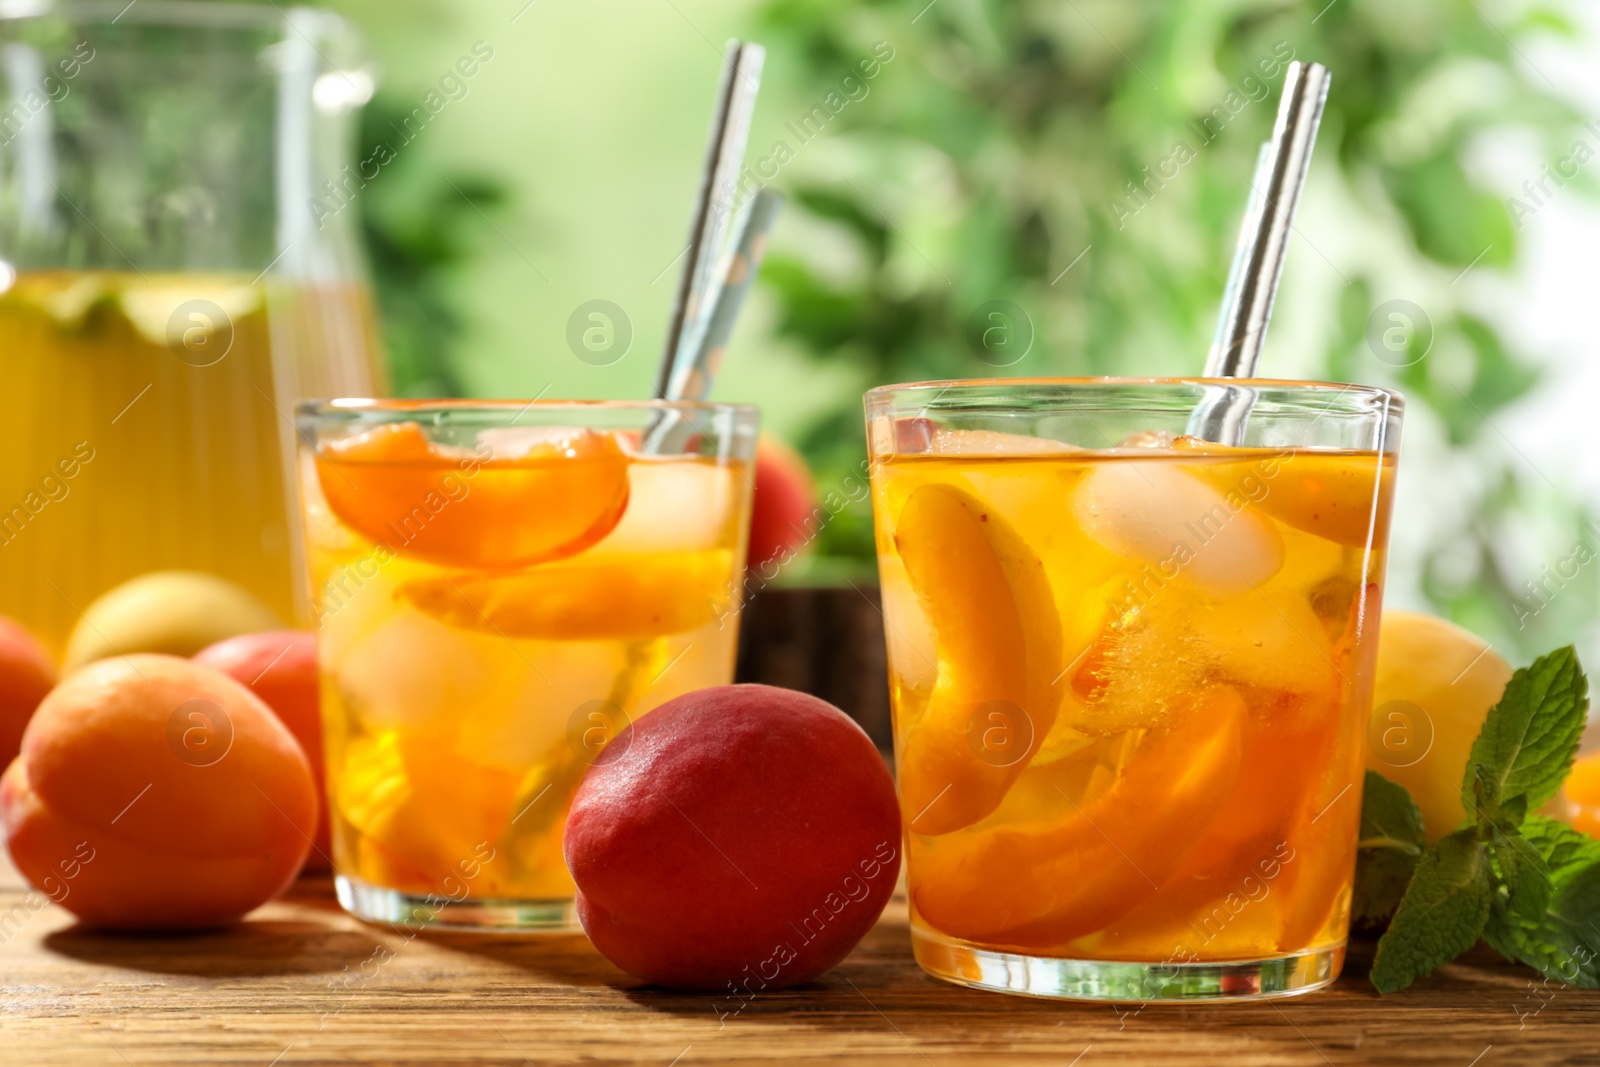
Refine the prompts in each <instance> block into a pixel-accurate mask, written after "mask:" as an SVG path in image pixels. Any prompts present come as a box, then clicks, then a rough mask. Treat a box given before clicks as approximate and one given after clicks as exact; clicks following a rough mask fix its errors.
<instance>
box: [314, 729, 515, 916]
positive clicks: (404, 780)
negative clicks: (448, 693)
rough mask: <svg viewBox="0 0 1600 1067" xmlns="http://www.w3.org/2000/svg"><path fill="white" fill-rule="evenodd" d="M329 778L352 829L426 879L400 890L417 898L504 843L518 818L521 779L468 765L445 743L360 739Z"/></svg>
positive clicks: (423, 736)
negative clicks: (464, 863) (490, 846)
mask: <svg viewBox="0 0 1600 1067" xmlns="http://www.w3.org/2000/svg"><path fill="white" fill-rule="evenodd" d="M329 773H330V775H331V776H332V778H333V781H334V789H333V793H334V802H335V803H336V804H337V805H338V806H339V810H340V812H341V814H342V815H343V816H344V818H345V819H346V820H347V821H348V822H349V824H350V825H351V827H353V828H354V829H355V830H357V831H358V832H359V833H361V834H362V835H363V836H364V837H365V838H366V839H367V840H369V841H370V842H372V843H373V844H375V845H376V846H378V853H379V854H380V855H382V856H383V857H385V858H386V860H387V862H388V863H389V864H391V865H392V866H393V867H394V868H396V869H406V870H410V871H412V872H414V873H417V874H420V875H422V876H423V877H424V878H425V879H427V881H426V882H424V883H420V884H415V883H414V884H407V885H403V886H397V887H396V888H402V889H406V890H408V891H412V892H429V891H433V890H439V887H440V885H441V883H442V879H444V878H446V877H448V876H450V875H453V874H456V873H457V867H458V865H459V864H460V862H461V861H462V860H467V859H471V858H473V857H474V856H475V855H476V854H478V853H479V852H480V851H481V849H480V846H481V845H483V844H484V843H490V844H492V843H493V842H495V841H497V840H499V838H500V835H501V834H502V833H503V832H504V831H505V828H506V826H507V825H508V824H509V822H510V820H511V817H512V816H513V815H514V814H516V812H515V809H514V807H513V805H514V803H515V801H516V797H517V785H518V781H519V776H518V775H516V774H514V773H512V772H510V771H505V770H499V769H496V768H493V767H487V766H484V765H483V764H480V763H475V762H473V761H471V760H466V759H462V758H461V757H460V756H459V755H457V754H456V753H455V752H453V751H452V750H451V745H450V739H449V738H448V737H447V736H442V735H433V734H428V733H424V732H417V733H413V734H405V733H386V734H381V735H378V736H376V737H362V738H358V739H356V740H353V741H352V742H351V743H350V744H349V746H348V748H347V749H346V751H345V754H344V759H343V761H342V765H341V766H338V767H330V768H329ZM360 873H362V874H364V875H365V876H367V877H373V876H372V875H370V874H367V872H360Z"/></svg>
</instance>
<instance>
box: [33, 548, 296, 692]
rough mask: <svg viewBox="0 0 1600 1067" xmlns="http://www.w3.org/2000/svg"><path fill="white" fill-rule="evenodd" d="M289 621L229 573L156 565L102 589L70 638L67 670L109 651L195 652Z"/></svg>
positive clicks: (64, 660)
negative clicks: (160, 568) (220, 575)
mask: <svg viewBox="0 0 1600 1067" xmlns="http://www.w3.org/2000/svg"><path fill="white" fill-rule="evenodd" d="M282 625H283V621H282V620H281V619H279V618H278V617H277V616H276V615H274V614H273V613H272V609H270V608H268V607H267V606H266V605H265V604H263V603H261V601H259V600H257V599H256V598H255V597H253V596H251V595H250V593H249V592H247V591H246V590H245V589H243V588H242V587H240V586H238V585H235V584H234V583H233V582H230V581H228V580H227V579H225V578H218V577H217V576H216V575H214V574H205V573H203V572H201V571H152V572H151V573H149V574H141V575H139V577H137V578H130V579H129V580H128V581H126V582H123V583H122V584H121V585H119V586H117V587H115V588H113V589H110V590H108V591H106V592H104V593H102V594H101V595H100V596H99V597H97V598H96V599H95V600H94V601H93V602H92V603H90V605H89V606H88V607H87V608H85V609H84V611H83V618H81V619H79V620H78V625H76V626H74V627H73V628H72V633H71V635H70V636H69V637H68V638H67V650H66V652H65V654H64V655H63V656H62V664H61V670H62V673H68V672H71V671H75V670H77V669H78V668H79V667H81V666H83V665H84V664H85V663H92V662H94V661H95V660H97V659H105V658H106V657H108V656H125V655H131V654H133V653H136V652H163V653H165V654H167V655H169V656H192V655H194V654H195V653H196V652H198V651H200V650H201V649H202V648H205V647H206V646H207V645H212V644H216V643H217V642H218V641H221V640H222V639H223V638H226V637H233V636H235V635H237V634H248V633H256V632H258V631H261V630H276V629H277V628H278V627H280V626H282Z"/></svg>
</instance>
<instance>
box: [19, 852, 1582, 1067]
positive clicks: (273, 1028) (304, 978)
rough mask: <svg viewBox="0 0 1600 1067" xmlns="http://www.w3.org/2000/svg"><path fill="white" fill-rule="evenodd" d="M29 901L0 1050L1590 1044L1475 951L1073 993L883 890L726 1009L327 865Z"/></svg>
mask: <svg viewBox="0 0 1600 1067" xmlns="http://www.w3.org/2000/svg"><path fill="white" fill-rule="evenodd" d="M41 904H42V898H41V897H39V896H37V895H32V896H31V897H30V895H29V894H28V893H27V892H26V890H25V887H24V886H22V885H21V884H20V882H19V881H18V879H17V877H16V875H15V873H14V872H12V871H11V870H10V869H9V867H7V866H5V864H4V862H3V861H0V983H3V989H4V993H3V1003H0V1063H5V1064H12V1063H15V1064H27V1065H30V1067H31V1065H36V1064H37V1065H47V1064H57V1063H73V1064H80V1063H82V1064H112V1065H118V1064H123V1063H128V1064H138V1063H166V1064H178V1063H182V1064H188V1063H229V1064H249V1065H253V1067H267V1065H269V1064H277V1065H285V1067H286V1065H289V1064H307V1063H347V1062H357V1063H406V1064H423V1063H426V1064H445V1063H503V1064H518V1063H587V1064H610V1063H653V1064H660V1065H662V1067H667V1065H674V1064H675V1065H677V1067H692V1065H694V1064H701V1063H720V1064H729V1063H757V1062H760V1063H767V1062H773V1063H815V1064H820V1063H869V1064H885V1065H887V1064H905V1065H911V1067H918V1065H928V1064H935V1063H960V1062H972V1063H985V1064H987V1063H1051V1064H1060V1065H1063V1067H1065V1065H1069V1064H1074V1063H1078V1064H1082V1065H1083V1067H1094V1065H1096V1064H1105V1063H1147V1062H1181V1063H1185V1064H1209V1063H1217V1064H1229V1065H1236V1067H1248V1065H1255V1064H1263V1065H1264V1064H1273V1065H1277V1064H1297V1063H1304V1064H1315V1065H1326V1064H1345V1063H1408V1064H1440V1065H1448V1067H1493V1065H1497V1064H1515V1065H1517V1067H1527V1065H1531V1064H1543V1063H1573V1062H1591V1063H1600V1027H1595V1024H1596V1023H1597V1022H1600V993H1586V992H1580V991H1577V990H1572V989H1567V988H1558V987H1554V986H1551V987H1549V988H1546V987H1544V986H1543V984H1542V982H1539V981H1533V979H1535V976H1534V975H1533V972H1531V971H1526V970H1523V969H1520V968H1515V967H1511V966H1509V965H1507V964H1504V963H1500V962H1498V961H1497V958H1496V957H1495V956H1494V955H1493V953H1491V952H1489V951H1488V950H1487V949H1484V948H1482V947H1481V946H1480V948H1479V949H1478V950H1475V954H1474V955H1473V956H1472V958H1471V959H1472V962H1471V963H1470V964H1457V965H1453V966H1451V967H1449V968H1447V969H1446V970H1445V971H1444V972H1443V973H1442V974H1441V975H1438V976H1436V977H1434V978H1433V979H1430V980H1428V981H1425V982H1423V983H1421V984H1420V985H1418V986H1417V987H1414V988H1413V989H1411V990H1408V991H1407V992H1405V993H1403V994H1400V995H1399V996H1396V997H1391V998H1388V999H1384V1000H1379V998H1378V996H1377V994H1376V993H1374V992H1373V991H1372V989H1371V987H1370V986H1369V985H1368V984H1367V983H1366V981H1365V979H1364V978H1363V977H1361V975H1362V973H1364V971H1365V957H1367V956H1370V951H1371V949H1370V945H1358V946H1357V947H1356V948H1355V949H1354V951H1353V953H1352V956H1353V960H1352V963H1351V965H1350V966H1348V967H1347V969H1346V976H1345V977H1344V978H1343V979H1341V980H1340V981H1339V982H1338V983H1337V984H1336V985H1335V986H1334V987H1333V988H1332V989H1330V990H1326V991H1324V992H1321V993H1317V994H1313V995H1311V996H1309V997H1306V998H1302V999H1298V1000H1289V1001H1277V1002H1273V1003H1264V1004H1250V1005H1247V1004H1196V1005H1189V1006H1170V1005H1168V1006H1161V1005H1151V1006H1149V1007H1145V1008H1143V1009H1141V1008H1140V1007H1139V1006H1137V1005H1130V1006H1124V1007H1114V1006H1111V1005H1107V1004H1098V1005H1096V1004H1073V1003H1063V1002H1056V1001H1045V1000H1036V999H1032V998H1026V997H1013V996H1002V995H999V994H994V993H981V992H977V991H974V990H967V989H961V988H958V987H955V986H951V985H946V984H944V983H942V982H936V981H934V980H933V979H931V978H929V977H927V976H926V975H924V974H923V973H922V972H921V971H920V970H918V969H917V966H916V964H915V963H913V962H912V959H911V951H910V947H909V944H908V942H907V936H906V916H905V907H904V903H903V901H901V900H899V899H897V900H896V901H894V902H893V903H891V905H890V908H889V911H888V912H887V913H886V914H885V915H884V917H883V919H882V921H881V922H880V923H879V924H878V926H877V929H876V930H874V931H873V932H872V934H871V935H869V936H868V938H867V939H866V941H865V942H863V943H862V944H861V946H860V947H859V948H857V949H856V951H855V952H854V953H853V954H852V955H851V956H850V957H849V958H848V959H847V960H846V961H845V962H844V963H843V964H841V965H840V966H839V967H838V968H836V969H835V970H833V971H832V972H830V973H829V974H827V975H824V976H823V977H822V979H820V980H819V981H818V982H816V983H815V984H813V985H810V986H807V987H805V988H802V989H795V990H788V991H785V992H778V993H772V994H767V995H761V996H758V997H757V998H756V999H754V1000H753V1001H751V1002H750V1003H748V1004H747V1005H746V1006H745V1008H744V1010H743V1011H742V1012H739V1013H738V1014H736V1015H730V1016H729V1017H727V1018H719V1016H718V1008H719V1007H721V1008H722V1009H723V1010H728V1009H729V1008H731V1007H732V1005H728V1004H725V1003H721V1002H718V1001H716V1000H714V999H713V998H711V997H708V996H704V995H689V994H681V993H668V992H663V991H660V990H656V989H649V988H644V987H642V986H641V985H640V983H638V982H637V981H635V980H634V979H632V978H630V977H629V976H628V975H626V974H624V973H622V972H621V971H618V970H617V969H616V968H614V967H612V966H611V965H610V964H609V963H607V962H606V961H605V960H604V959H602V958H601V957H600V956H599V955H598V954H596V953H595V952H594V950H593V949H591V948H590V947H589V945H588V942H587V941H585V940H584V939H583V938H582V937H558V938H537V939H534V938H514V937H502V936H481V935H480V936H470V935H420V936H415V937H413V936H411V935H409V934H408V933H407V932H405V931H397V930H392V929H388V928H380V927H373V926H368V925H365V924H363V923H360V922H357V921H356V920H354V919H352V918H350V917H349V916H347V915H345V914H344V913H343V912H341V911H340V910H339V907H338V905H337V904H336V903H335V902H334V899H333V892H332V886H331V884H330V883H329V882H328V881H326V880H325V879H314V880H313V879H307V880H304V881H302V882H301V883H300V884H299V885H298V886H297V887H296V888H295V889H294V890H293V891H292V892H291V893H290V895H289V896H288V897H287V898H285V899H284V900H281V901H279V902H277V903H274V904H270V905H268V906H267V907H265V908H262V909H261V910H259V911H257V912H256V913H255V914H254V915H253V916H251V918H250V919H249V921H247V922H244V923H242V924H240V925H239V926H238V927H236V928H234V929H231V930H228V931H225V932H219V933H211V934H205V935H197V936H186V937H165V938H150V937H131V936H108V935H103V934H94V933H88V932H84V931H80V930H77V929H75V928H74V926H73V923H72V921H71V917H70V916H68V915H67V914H66V913H65V912H63V911H61V910H59V909H58V908H55V907H54V906H52V905H48V904H45V905H43V906H42V907H41V906H40V905H41ZM1590 1027H1594V1028H1593V1029H1591V1028H1590Z"/></svg>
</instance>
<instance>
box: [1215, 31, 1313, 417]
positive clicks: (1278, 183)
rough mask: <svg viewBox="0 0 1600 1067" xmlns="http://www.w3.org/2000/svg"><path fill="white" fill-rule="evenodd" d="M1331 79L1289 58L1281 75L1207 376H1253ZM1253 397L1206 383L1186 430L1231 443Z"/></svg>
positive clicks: (1237, 388) (1236, 388)
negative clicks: (1274, 119) (1274, 116)
mask: <svg viewBox="0 0 1600 1067" xmlns="http://www.w3.org/2000/svg"><path fill="white" fill-rule="evenodd" d="M1330 78H1331V75H1330V74H1329V73H1328V69H1327V68H1326V67H1324V66H1322V65H1321V64H1320V63H1299V62H1295V63H1291V64H1289V69H1288V71H1287V72H1286V73H1285V74H1284V78H1283V97H1282V98H1281V99H1280V100H1279V102H1278V120H1277V124H1276V125H1275V126H1274V127H1273V130H1272V139H1271V140H1270V141H1268V142H1267V143H1266V144H1264V145H1262V146H1261V153H1260V155H1259V156H1258V157H1257V159H1256V173H1255V177H1254V179H1253V180H1252V181H1251V197H1250V203H1249V206H1248V207H1247V208H1246V210H1245V217H1244V222H1243V223H1242V225H1241V227H1240V232H1239V242H1238V244H1237V245H1236V246H1235V248H1234V254H1233V263H1232V265H1231V266H1230V268H1229V271H1228V287H1227V289H1226V291H1225V292H1224V293H1223V297H1222V310H1221V312H1220V314H1219V315H1218V318H1217V331H1216V335H1215V337H1214V338H1213V339H1212V342H1211V352H1210V355H1209V356H1208V357H1207V358H1206V367H1205V376H1206V377H1207V378H1251V377H1254V376H1255V373H1256V366H1257V365H1258V364H1259V363H1260V361H1261V349H1262V346H1263V345H1264V344H1265V342H1266V337H1267V323H1268V322H1269V321H1270V320H1271V318H1272V304H1273V300H1274V299H1275V298H1276V297H1277V295H1278V282H1279V280H1280V279H1281V278H1282V277H1283V259H1284V252H1285V251H1286V250H1287V248H1288V246H1289V233H1290V231H1291V229H1292V228H1293V226H1294V213H1295V209H1296V208H1297V207H1298V206H1299V204H1300V191H1301V190H1302V189H1303V188H1304V187H1305V183H1306V168H1307V167H1308V166H1309V165H1310V163H1311V149H1312V147H1313V146H1314V145H1315V144H1316V140H1317V128H1318V126H1319V125H1321V123H1322V108H1323V105H1324V103H1326V102H1327V99H1328V82H1329V80H1330ZM1254 396H1255V394H1254V392H1253V391H1252V390H1250V389H1247V388H1244V387H1242V386H1222V387H1213V388H1208V389H1207V390H1206V397H1205V399H1204V400H1202V401H1201V403H1200V406H1199V407H1198V408H1197V409H1196V410H1195V413H1194V415H1193V416H1191V417H1190V420H1189V433H1190V434H1192V435H1193V436H1195V437H1199V438H1202V439H1204V440H1207V441H1216V442H1218V443H1221V444H1236V443H1238V441H1239V439H1240V437H1241V436H1242V433H1243V429H1244V421H1245V419H1246V417H1247V416H1248V415H1249V413H1250V407H1251V405H1252V404H1253V402H1254Z"/></svg>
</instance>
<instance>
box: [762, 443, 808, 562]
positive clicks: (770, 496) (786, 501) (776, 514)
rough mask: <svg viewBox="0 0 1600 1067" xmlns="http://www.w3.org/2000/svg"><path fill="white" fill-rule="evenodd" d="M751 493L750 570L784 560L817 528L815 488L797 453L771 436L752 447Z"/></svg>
mask: <svg viewBox="0 0 1600 1067" xmlns="http://www.w3.org/2000/svg"><path fill="white" fill-rule="evenodd" d="M755 479H756V481H755V495H754V496H753V497H752V498H751V501H750V552H749V555H748V556H747V557H746V560H745V566H746V567H748V568H749V569H750V570H752V571H753V570H756V569H757V568H759V567H763V566H766V565H767V564H769V563H772V562H773V561H779V562H788V557H793V555H794V554H795V553H796V552H798V551H799V550H800V549H801V548H802V547H803V546H804V545H805V543H806V542H807V541H809V540H810V539H811V538H812V537H813V536H814V535H815V534H816V529H817V489H816V486H815V485H813V484H812V481H811V471H810V470H809V469H808V468H807V467H806V461H805V459H804V458H802V457H801V455H800V453H798V452H796V451H795V450H794V449H792V448H790V447H789V446H788V445H786V444H784V443H783V442H782V441H779V440H777V439H776V438H772V437H762V438H761V441H760V444H759V445H757V447H756V474H755Z"/></svg>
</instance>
